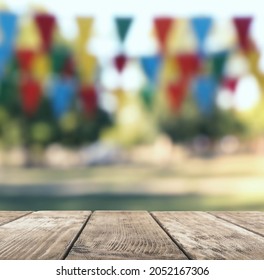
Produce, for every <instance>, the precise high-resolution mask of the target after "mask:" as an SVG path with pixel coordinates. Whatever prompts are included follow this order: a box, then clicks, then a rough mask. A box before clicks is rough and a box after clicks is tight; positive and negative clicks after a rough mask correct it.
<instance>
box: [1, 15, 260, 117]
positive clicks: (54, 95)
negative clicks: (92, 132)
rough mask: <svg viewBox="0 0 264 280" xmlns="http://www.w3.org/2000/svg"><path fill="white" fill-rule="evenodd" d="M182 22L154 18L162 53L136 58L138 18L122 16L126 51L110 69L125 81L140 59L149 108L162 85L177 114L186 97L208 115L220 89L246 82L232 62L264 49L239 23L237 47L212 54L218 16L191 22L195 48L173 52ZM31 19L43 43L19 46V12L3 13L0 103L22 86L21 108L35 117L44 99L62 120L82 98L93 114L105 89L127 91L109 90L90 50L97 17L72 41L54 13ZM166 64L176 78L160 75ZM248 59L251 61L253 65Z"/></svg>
mask: <svg viewBox="0 0 264 280" xmlns="http://www.w3.org/2000/svg"><path fill="white" fill-rule="evenodd" d="M178 21H179V19H175V18H172V17H156V18H154V19H153V30H152V31H153V32H152V33H149V34H146V38H145V40H146V41H147V40H150V39H151V36H154V38H155V40H156V44H157V52H156V53H153V52H152V53H149V54H142V55H141V56H138V57H134V56H129V53H127V51H126V42H127V40H128V38H129V36H130V35H131V34H132V33H131V32H130V31H131V27H132V26H133V18H132V17H116V18H115V19H114V23H115V28H116V35H117V38H118V40H119V47H120V48H119V52H118V53H116V54H114V55H113V57H112V58H111V62H110V64H111V67H112V68H114V69H115V71H116V75H117V76H119V77H120V76H122V75H125V73H126V69H128V68H129V65H130V62H131V61H134V62H135V61H136V62H137V65H138V66H139V67H138V71H141V73H142V74H143V75H144V77H145V79H144V81H145V82H144V83H143V84H142V85H141V86H140V87H139V90H138V97H139V98H141V100H142V103H143V104H144V106H145V108H146V109H147V110H151V109H152V107H153V106H154V104H155V98H156V95H157V93H158V92H159V87H160V85H161V84H162V85H164V84H165V91H166V93H167V94H166V99H167V103H168V107H169V108H170V109H171V111H172V112H179V111H180V110H181V108H182V104H183V103H184V101H185V99H186V97H187V95H188V94H191V96H192V98H193V99H194V100H195V102H196V104H197V106H198V108H199V110H200V112H201V113H202V114H209V113H210V112H211V111H212V110H213V108H214V106H215V99H216V94H217V90H218V89H219V88H220V87H221V88H226V89H228V90H229V91H230V93H231V94H234V93H235V91H236V85H237V83H238V82H239V78H240V77H232V76H228V75H227V73H226V67H227V64H228V61H229V59H230V57H232V56H233V55H234V54H235V53H236V52H237V53H240V54H241V55H243V56H244V57H245V58H246V59H247V58H248V57H249V55H252V53H254V52H258V50H257V49H256V47H255V45H254V42H253V40H252V38H251V36H250V26H251V24H252V18H251V17H235V18H233V19H232V24H233V26H234V30H235V31H236V38H235V41H236V45H235V46H233V47H231V48H226V49H222V50H220V51H216V52H210V51H208V50H207V39H208V37H209V36H210V33H211V32H213V27H214V21H213V19H212V18H210V17H194V18H191V19H189V21H188V24H189V27H190V32H191V33H192V34H191V35H192V36H193V38H194V44H195V48H193V49H192V50H190V49H186V50H185V49H181V50H175V52H173V53H172V51H171V50H169V48H168V41H169V40H171V39H172V38H171V36H173V32H171V31H172V28H174V29H175V28H176V29H177V27H178ZM32 22H33V24H35V27H36V30H37V32H38V36H39V39H40V46H39V47H36V48H33V47H32V46H29V47H19V46H17V45H16V38H17V37H18V36H19V30H20V28H19V25H18V17H17V15H15V14H13V13H11V12H9V11H0V30H1V42H0V83H1V87H0V89H1V92H0V106H2V104H3V105H5V106H7V104H8V99H12V98H14V96H13V95H14V94H9V92H10V90H9V87H10V86H11V85H12V86H14V84H15V85H17V91H18V92H19V93H18V96H20V97H19V100H20V101H21V108H22V110H23V112H25V114H27V115H28V116H29V117H30V116H34V114H36V112H37V111H38V108H39V106H40V103H41V99H43V98H46V99H48V100H49V101H50V103H51V108H52V110H53V113H54V116H55V117H56V118H58V119H59V118H61V117H62V116H63V115H64V114H65V113H66V112H67V111H69V110H71V109H72V108H74V106H75V105H74V104H75V103H76V102H75V100H76V99H78V102H79V103H81V107H80V108H81V110H82V111H83V112H84V114H86V115H88V116H90V117H92V116H93V115H94V114H96V110H97V108H98V106H100V102H99V99H100V95H102V94H103V92H104V91H105V90H113V92H117V91H118V92H122V94H125V92H126V90H125V89H120V85H117V86H116V87H115V88H114V89H113V88H111V89H108V88H105V87H106V86H105V85H103V84H102V83H101V78H100V77H101V73H102V72H103V67H104V64H103V65H102V64H101V63H100V59H99V58H98V57H97V56H96V55H95V54H94V53H92V52H91V51H90V49H89V47H88V46H89V44H90V42H91V40H92V39H93V37H94V36H97V34H96V29H95V24H94V23H95V20H94V19H93V18H90V17H87V18H85V17H82V18H80V17H79V18H77V19H76V24H77V27H78V37H77V38H76V40H75V41H74V42H70V43H69V42H66V40H62V39H60V37H59V36H58V32H59V31H58V30H59V27H58V21H57V19H56V17H55V16H54V15H51V14H48V13H36V14H35V15H34V16H33V18H32ZM174 33H175V32H174ZM187 35H188V34H186V36H187ZM189 35H190V34H189ZM182 40H184V38H182ZM165 60H169V61H171V63H172V64H173V65H174V66H173V67H172V68H171V70H169V72H170V73H169V72H168V73H167V74H166V75H165V74H164V75H162V71H163V68H164V63H165ZM250 61H251V60H250V59H248V63H250ZM12 65H13V66H12ZM11 66H12V67H15V73H16V75H15V76H14V75H13V74H12V73H13V72H14V71H13V72H12V71H10V69H11ZM108 67H109V63H108ZM175 69H176V70H175ZM11 74H12V75H11ZM14 77H16V78H17V80H16V81H15V83H14V81H13V80H12V79H14ZM161 79H163V80H162V81H161ZM11 80H12V81H13V82H11ZM7 93H8V94H7Z"/></svg>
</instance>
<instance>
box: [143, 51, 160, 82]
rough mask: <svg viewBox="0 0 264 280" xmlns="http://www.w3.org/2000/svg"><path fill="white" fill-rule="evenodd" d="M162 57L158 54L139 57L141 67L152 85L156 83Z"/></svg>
mask: <svg viewBox="0 0 264 280" xmlns="http://www.w3.org/2000/svg"><path fill="white" fill-rule="evenodd" d="M161 61H162V58H161V56H160V55H153V56H145V57H142V58H141V59H140V62H141V66H142V69H143V71H144V73H145V75H146V77H147V79H148V80H149V82H150V83H151V84H152V85H155V84H157V82H158V81H157V80H158V74H159V70H160V65H161Z"/></svg>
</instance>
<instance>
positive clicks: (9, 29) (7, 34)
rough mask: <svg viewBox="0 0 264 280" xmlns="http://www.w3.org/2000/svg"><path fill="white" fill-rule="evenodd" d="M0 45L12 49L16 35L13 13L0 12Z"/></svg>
mask: <svg viewBox="0 0 264 280" xmlns="http://www.w3.org/2000/svg"><path fill="white" fill-rule="evenodd" d="M0 28H1V32H2V34H1V39H2V40H1V45H3V46H7V47H10V48H11V47H12V46H13V44H14V41H15V37H16V33H17V16H16V15H15V14H13V13H10V12H6V11H0Z"/></svg>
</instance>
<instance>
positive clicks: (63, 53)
mask: <svg viewBox="0 0 264 280" xmlns="http://www.w3.org/2000/svg"><path fill="white" fill-rule="evenodd" d="M69 57H70V51H69V49H68V48H67V47H65V46H61V45H57V46H54V47H53V48H52V50H51V54H50V59H51V63H52V70H53V73H56V74H62V71H63V69H64V67H65V64H66V61H67V59H68V58H69Z"/></svg>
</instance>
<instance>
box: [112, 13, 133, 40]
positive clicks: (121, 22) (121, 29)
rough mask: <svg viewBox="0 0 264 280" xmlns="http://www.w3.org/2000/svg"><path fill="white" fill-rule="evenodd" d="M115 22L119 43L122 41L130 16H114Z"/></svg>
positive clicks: (130, 21) (127, 30)
mask: <svg viewBox="0 0 264 280" xmlns="http://www.w3.org/2000/svg"><path fill="white" fill-rule="evenodd" d="M115 23H116V28H117V34H118V37H119V39H120V41H121V43H124V42H125V40H126V37H127V34H128V32H129V28H130V26H131V23H132V18H130V17H117V18H115Z"/></svg>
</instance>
